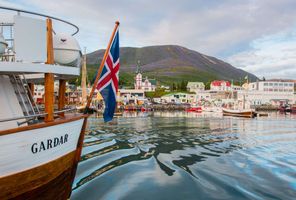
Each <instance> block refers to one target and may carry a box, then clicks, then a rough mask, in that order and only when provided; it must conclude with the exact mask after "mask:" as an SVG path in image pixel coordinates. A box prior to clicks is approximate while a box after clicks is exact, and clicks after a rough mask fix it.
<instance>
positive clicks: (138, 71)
mask: <svg viewBox="0 0 296 200" xmlns="http://www.w3.org/2000/svg"><path fill="white" fill-rule="evenodd" d="M138 73H141V62H140V60H138V62H137V69H136V74H138Z"/></svg>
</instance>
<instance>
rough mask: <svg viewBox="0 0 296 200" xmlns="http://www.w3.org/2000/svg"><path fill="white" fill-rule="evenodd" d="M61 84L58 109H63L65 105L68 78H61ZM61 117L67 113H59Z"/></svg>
mask: <svg viewBox="0 0 296 200" xmlns="http://www.w3.org/2000/svg"><path fill="white" fill-rule="evenodd" d="M59 82H60V85H59V102H58V109H59V110H63V109H64V107H65V94H66V80H62V79H61V80H60V81H59ZM59 116H60V117H65V113H64V112H62V113H59Z"/></svg>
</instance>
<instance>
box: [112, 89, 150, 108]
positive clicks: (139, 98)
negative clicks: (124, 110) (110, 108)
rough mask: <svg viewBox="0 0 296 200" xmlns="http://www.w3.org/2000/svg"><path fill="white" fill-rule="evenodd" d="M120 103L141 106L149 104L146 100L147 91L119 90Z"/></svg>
mask: <svg viewBox="0 0 296 200" xmlns="http://www.w3.org/2000/svg"><path fill="white" fill-rule="evenodd" d="M117 95H118V101H120V102H122V103H123V104H124V105H127V104H134V105H139V104H143V103H147V101H148V100H147V99H146V98H145V91H144V90H142V89H141V90H139V89H119V92H118V94H117Z"/></svg>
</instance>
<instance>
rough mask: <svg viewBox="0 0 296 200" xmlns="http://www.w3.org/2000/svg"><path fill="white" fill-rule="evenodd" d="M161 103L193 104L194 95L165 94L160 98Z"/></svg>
mask: <svg viewBox="0 0 296 200" xmlns="http://www.w3.org/2000/svg"><path fill="white" fill-rule="evenodd" d="M161 102H162V103H174V104H183V103H195V102H196V95H195V94H187V93H182V92H179V93H172V94H167V95H164V96H162V97H161Z"/></svg>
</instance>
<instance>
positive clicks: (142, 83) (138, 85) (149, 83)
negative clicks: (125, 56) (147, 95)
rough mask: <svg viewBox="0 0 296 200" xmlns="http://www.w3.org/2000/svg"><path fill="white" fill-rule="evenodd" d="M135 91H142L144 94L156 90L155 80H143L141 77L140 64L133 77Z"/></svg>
mask: <svg viewBox="0 0 296 200" xmlns="http://www.w3.org/2000/svg"><path fill="white" fill-rule="evenodd" d="M134 85H135V89H136V90H144V91H145V92H153V91H155V88H156V80H155V79H148V77H147V76H146V78H145V79H144V80H143V76H142V73H141V69H140V64H139V62H138V65H137V70H136V77H135V84H134Z"/></svg>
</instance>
